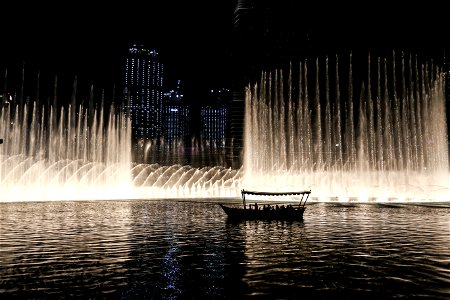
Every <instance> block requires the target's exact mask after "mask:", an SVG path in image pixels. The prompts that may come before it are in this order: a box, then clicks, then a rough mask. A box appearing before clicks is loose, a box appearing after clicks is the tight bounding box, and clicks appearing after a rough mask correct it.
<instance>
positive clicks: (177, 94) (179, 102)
mask: <svg viewBox="0 0 450 300" xmlns="http://www.w3.org/2000/svg"><path fill="white" fill-rule="evenodd" d="M189 122H190V110H189V106H188V105H187V104H186V103H185V101H184V95H183V92H182V89H181V81H180V80H178V82H177V87H176V88H175V89H172V90H169V91H168V92H165V93H164V97H163V113H162V135H163V137H164V142H165V143H166V144H173V143H176V144H185V141H186V140H187V139H189V137H190V135H191V132H190V125H189V124H190V123H189Z"/></svg>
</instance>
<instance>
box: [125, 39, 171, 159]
mask: <svg viewBox="0 0 450 300" xmlns="http://www.w3.org/2000/svg"><path fill="white" fill-rule="evenodd" d="M163 71H164V66H163V64H162V63H161V61H160V58H159V54H158V52H157V51H155V50H149V49H146V48H144V47H142V46H141V45H136V44H134V45H133V46H131V47H130V48H129V49H128V54H127V57H126V62H125V89H124V93H125V95H124V96H125V99H126V100H127V103H128V110H129V114H130V119H131V125H132V137H133V148H134V149H133V150H134V160H135V161H137V162H142V160H143V158H144V150H145V145H146V144H147V142H149V141H150V140H157V139H159V138H160V137H161V118H162V98H163V74H164V73H163Z"/></svg>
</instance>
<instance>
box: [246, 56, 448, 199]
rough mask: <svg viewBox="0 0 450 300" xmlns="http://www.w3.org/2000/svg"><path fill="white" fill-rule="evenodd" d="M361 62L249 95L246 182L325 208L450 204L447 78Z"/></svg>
mask: <svg viewBox="0 0 450 300" xmlns="http://www.w3.org/2000/svg"><path fill="white" fill-rule="evenodd" d="M352 59H353V58H352V56H351V55H350V56H349V57H348V58H346V65H344V66H343V64H340V61H339V59H338V57H336V58H335V59H333V60H329V59H328V58H326V59H324V60H319V59H317V60H311V61H304V62H301V63H300V64H299V66H298V68H293V67H291V69H290V71H289V72H285V73H283V72H282V71H281V70H280V71H273V72H268V73H264V74H263V75H262V77H261V80H260V81H259V82H257V83H256V84H254V85H253V86H252V87H251V89H248V91H247V96H246V98H247V101H246V117H245V122H246V123H245V160H244V170H245V178H244V180H243V185H244V186H246V187H247V188H254V189H265V188H266V187H267V188H269V189H270V187H271V186H276V187H279V188H280V189H281V190H283V189H284V190H286V189H288V190H292V189H295V190H298V189H299V188H300V189H301V188H305V189H312V191H314V193H313V194H314V196H315V197H317V198H318V199H320V200H325V201H327V200H333V201H389V200H395V201H449V200H450V194H449V186H450V181H449V161H448V148H447V147H448V146H447V143H448V138H447V123H446V110H445V97H444V90H443V87H444V78H443V74H442V72H440V71H439V69H438V68H435V66H433V65H432V64H419V62H418V59H417V57H412V56H408V57H405V56H402V57H399V58H396V57H395V54H394V55H393V57H392V58H390V59H389V60H387V59H380V58H378V59H377V60H374V61H372V60H371V59H370V56H369V59H368V61H367V57H366V63H365V68H361V67H360V66H359V68H355V67H354V66H353V62H352ZM355 69H356V70H357V71H358V72H359V73H358V78H364V79H362V80H359V81H358V80H356V76H354V73H353V72H354V70H355Z"/></svg>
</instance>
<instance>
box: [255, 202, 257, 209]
mask: <svg viewBox="0 0 450 300" xmlns="http://www.w3.org/2000/svg"><path fill="white" fill-rule="evenodd" d="M255 210H258V203H256V202H255Z"/></svg>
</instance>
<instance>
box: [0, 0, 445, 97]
mask: <svg viewBox="0 0 450 300" xmlns="http://www.w3.org/2000/svg"><path fill="white" fill-rule="evenodd" d="M262 1H266V0H262ZM113 3H115V2H110V3H108V5H107V6H103V7H102V6H99V5H98V4H95V5H94V4H93V3H92V2H70V3H67V2H61V3H60V4H57V5H52V6H46V7H45V6H44V5H42V4H41V3H39V4H28V3H27V4H26V5H25V4H20V3H19V4H18V3H15V4H8V5H3V4H2V6H3V9H2V18H3V19H2V20H3V21H2V23H3V24H2V39H1V40H2V44H1V47H0V68H1V69H0V70H1V72H2V73H3V72H4V69H5V67H6V68H8V74H9V75H8V77H9V78H10V80H11V78H12V77H13V76H14V73H15V72H16V73H17V70H20V65H21V63H22V62H23V61H24V62H25V66H26V70H27V75H28V76H32V75H30V74H33V72H36V70H40V71H41V73H42V74H41V77H42V78H46V77H45V76H48V78H52V76H54V75H55V74H57V75H58V83H60V84H61V85H64V84H65V85H67V86H70V85H71V84H72V82H73V78H74V76H75V75H77V76H78V80H79V88H80V89H81V88H82V86H83V85H84V86H85V87H86V88H87V86H89V82H92V83H93V84H94V86H96V87H101V88H104V89H105V90H106V93H108V90H110V89H111V90H112V86H113V85H114V84H117V83H118V81H119V80H120V76H121V74H122V71H123V70H122V58H123V55H124V54H125V53H126V51H127V48H128V47H129V46H130V45H131V44H132V43H134V42H138V43H142V44H143V45H144V46H146V47H147V48H154V49H157V50H158V51H159V52H160V54H161V58H162V59H163V61H164V62H165V65H166V75H167V80H166V83H167V84H168V85H173V84H175V81H176V80H177V79H181V80H183V81H184V84H185V88H186V89H187V90H188V91H190V92H192V93H198V92H199V91H200V90H204V89H209V88H214V87H221V86H228V85H229V84H230V80H231V78H230V77H231V76H232V75H230V74H232V64H231V63H230V62H231V60H232V58H231V51H232V47H233V46H232V43H233V42H232V31H233V11H234V7H235V4H234V1H231V0H228V1H226V0H214V1H208V2H201V1H196V2H192V1H181V0H179V1H178V0H165V1H150V2H147V3H145V4H142V3H141V4H137V3H133V2H130V1H126V2H119V3H117V4H113ZM276 3H280V5H281V4H285V5H288V6H289V5H290V6H292V8H290V9H288V10H287V11H289V14H288V15H287V17H286V19H289V20H288V22H289V24H290V26H298V27H301V30H305V32H308V34H309V37H310V38H311V40H312V41H313V42H314V43H315V45H316V46H317V49H319V48H320V49H322V50H323V49H335V48H336V49H351V48H368V49H369V48H380V49H391V48H397V49H398V48H405V49H410V48H416V49H417V48H420V49H422V50H425V51H432V52H438V53H441V52H443V50H444V49H449V48H448V43H449V36H450V35H449V34H448V31H447V32H446V27H445V23H446V21H445V20H446V17H447V18H448V17H449V15H447V16H446V17H445V9H444V7H440V6H431V5H428V4H427V5H428V6H424V5H423V4H421V6H416V7H413V6H411V4H408V6H406V5H405V6H401V5H400V6H399V5H397V6H395V7H394V5H393V3H390V4H389V5H385V4H383V3H381V2H365V1H364V2H361V3H360V4H356V5H355V4H351V5H350V4H349V5H347V6H345V7H344V6H339V7H338V6H336V5H335V6H329V5H328V4H326V3H318V2H314V3H315V4H308V3H309V2H301V1H293V0H280V1H277V2H276ZM311 3H312V2H311ZM136 5H137V6H136ZM28 70H29V71H28ZM3 76H4V75H3V74H1V77H0V78H2V79H3ZM33 76H34V75H33ZM49 81H50V80H49Z"/></svg>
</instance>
